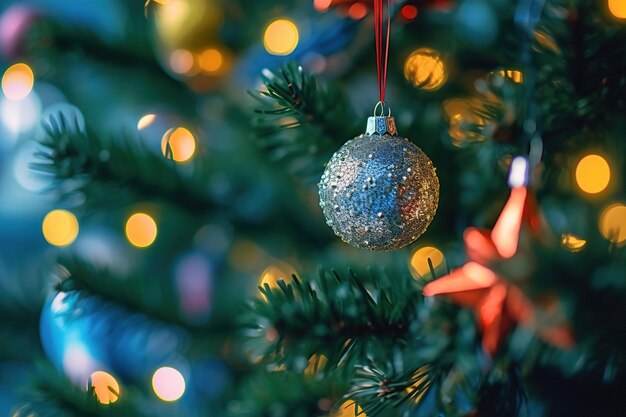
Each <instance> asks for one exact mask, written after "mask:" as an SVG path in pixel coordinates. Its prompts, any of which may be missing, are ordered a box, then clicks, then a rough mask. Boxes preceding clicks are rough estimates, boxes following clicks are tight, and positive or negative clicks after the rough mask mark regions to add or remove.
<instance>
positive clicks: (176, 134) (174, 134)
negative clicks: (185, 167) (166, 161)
mask: <svg viewBox="0 0 626 417" xmlns="http://www.w3.org/2000/svg"><path fill="white" fill-rule="evenodd" d="M168 144H169V148H170V151H171V155H170V154H169V151H168V149H167V147H168ZM161 151H162V152H163V155H164V156H166V157H168V158H171V159H173V160H174V161H176V162H185V161H188V160H189V159H191V157H192V156H193V154H194V152H195V151H196V139H195V138H194V137H193V134H192V133H191V132H190V131H189V130H188V129H185V128H184V127H177V128H175V129H169V130H168V131H167V132H165V134H164V135H163V139H162V140H161Z"/></svg>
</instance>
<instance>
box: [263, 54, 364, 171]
mask: <svg viewBox="0 0 626 417" xmlns="http://www.w3.org/2000/svg"><path fill="white" fill-rule="evenodd" d="M261 78H262V80H263V84H264V85H265V88H266V90H265V91H259V92H258V95H252V96H253V97H254V98H255V99H257V101H258V102H259V103H260V106H259V108H257V109H256V110H255V113H256V114H257V115H258V116H257V117H255V118H254V119H253V126H254V128H255V130H256V136H257V142H258V144H259V147H260V148H262V149H263V150H265V151H266V152H267V153H268V154H269V156H270V158H272V159H274V160H277V161H279V162H281V163H285V164H287V167H288V168H289V170H290V171H291V172H292V173H293V174H296V175H300V176H302V177H304V178H305V179H307V180H310V181H317V180H319V176H320V175H321V172H322V170H323V166H324V164H325V163H326V162H327V161H328V160H329V159H330V156H331V155H332V154H333V153H334V152H335V151H336V150H337V149H339V147H340V146H341V145H342V144H343V143H344V142H345V141H346V140H348V139H351V138H352V137H354V136H356V134H358V132H359V126H358V125H356V124H355V119H356V117H355V115H354V114H353V112H352V111H351V110H350V107H349V105H348V103H347V100H346V97H345V96H344V95H343V94H341V93H340V92H339V90H338V89H337V87H335V86H332V85H330V86H328V87H322V86H320V84H319V82H318V81H317V79H316V78H315V77H314V76H312V75H309V74H306V73H305V72H304V70H303V69H302V67H300V66H298V65H297V64H295V63H293V62H291V63H288V64H285V65H284V66H283V67H282V68H280V69H279V70H276V71H274V72H272V71H269V70H266V71H265V72H264V73H263V74H262V76H261Z"/></svg>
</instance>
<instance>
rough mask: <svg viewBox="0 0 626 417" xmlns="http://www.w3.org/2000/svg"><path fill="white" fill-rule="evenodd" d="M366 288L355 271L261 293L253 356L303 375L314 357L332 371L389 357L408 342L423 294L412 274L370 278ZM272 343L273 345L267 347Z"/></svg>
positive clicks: (280, 285)
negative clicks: (391, 350)
mask: <svg viewBox="0 0 626 417" xmlns="http://www.w3.org/2000/svg"><path fill="white" fill-rule="evenodd" d="M372 275H373V277H372V279H371V282H370V284H365V283H364V282H363V280H362V279H360V278H359V277H357V276H356V275H355V274H354V273H353V272H352V271H350V273H349V274H348V276H347V277H345V276H342V275H341V274H339V273H338V272H337V271H333V270H331V271H325V270H320V273H319V276H318V277H317V278H316V279H314V280H304V281H303V280H300V279H299V278H298V277H296V276H293V277H292V282H291V283H289V284H287V283H285V282H284V281H279V282H278V288H270V287H269V286H268V285H267V284H266V285H265V287H263V288H260V290H261V293H262V295H263V297H264V299H261V298H259V299H257V300H255V301H254V303H253V310H252V316H251V319H250V321H251V323H250V327H251V330H252V332H253V334H254V335H255V337H254V338H253V339H252V340H253V341H254V342H256V345H255V346H253V347H254V348H255V352H256V353H258V354H260V355H261V356H263V357H265V358H266V360H267V361H270V362H271V361H275V362H276V363H278V364H284V365H286V366H287V368H288V369H296V370H299V371H303V370H304V368H306V366H307V364H308V362H307V361H308V359H309V357H311V355H313V354H314V353H315V354H317V355H324V356H325V358H326V359H327V361H328V362H327V365H326V366H328V367H331V368H334V367H344V369H346V372H347V373H348V374H350V373H351V372H352V366H354V365H355V364H358V363H361V362H362V361H363V360H364V359H365V358H367V357H368V356H370V355H371V354H372V352H373V351H378V352H385V351H386V349H388V348H390V347H391V346H394V345H402V344H403V343H405V342H406V338H407V336H408V331H409V327H410V325H411V322H412V321H414V320H415V318H416V314H417V306H418V304H419V302H420V299H421V293H420V291H419V289H418V288H417V286H416V285H415V283H414V282H413V280H412V279H411V278H410V277H409V276H407V275H408V274H406V273H404V274H398V275H397V276H395V275H393V278H391V277H390V276H389V275H387V274H386V273H381V272H372ZM268 342H269V343H268Z"/></svg>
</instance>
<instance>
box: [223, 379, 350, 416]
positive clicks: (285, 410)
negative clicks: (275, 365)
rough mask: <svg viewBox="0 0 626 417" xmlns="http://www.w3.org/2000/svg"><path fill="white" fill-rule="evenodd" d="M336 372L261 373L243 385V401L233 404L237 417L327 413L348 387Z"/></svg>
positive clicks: (232, 410) (324, 414) (241, 394)
mask: <svg viewBox="0 0 626 417" xmlns="http://www.w3.org/2000/svg"><path fill="white" fill-rule="evenodd" d="M343 384H344V382H343V381H342V379H341V378H338V377H337V376H336V375H335V376H331V377H325V378H324V379H323V380H322V379H321V378H319V377H318V375H315V374H313V375H303V374H302V373H296V372H288V371H276V372H258V373H256V374H255V375H253V376H251V377H249V378H248V379H247V380H246V381H245V383H243V384H242V386H241V387H240V395H239V398H240V400H238V401H236V402H234V403H233V404H232V405H231V407H230V413H229V415H231V416H236V417H281V416H290V417H291V416H293V417H315V416H326V415H328V414H329V412H330V411H331V409H332V408H335V407H336V405H337V404H336V400H337V399H338V398H339V397H340V395H341V392H343V390H344V389H345V388H344V386H343Z"/></svg>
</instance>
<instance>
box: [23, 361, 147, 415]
mask: <svg viewBox="0 0 626 417" xmlns="http://www.w3.org/2000/svg"><path fill="white" fill-rule="evenodd" d="M22 396H23V397H25V398H26V399H27V402H25V403H24V404H23V405H22V406H20V407H19V408H17V409H16V410H15V412H14V414H13V416H14V417H82V416H92V417H104V416H117V417H142V416H148V415H152V416H154V414H153V413H149V412H144V410H142V409H140V408H138V405H139V403H138V400H139V397H138V396H137V394H136V393H134V392H132V391H130V392H124V396H121V397H120V399H119V401H116V402H115V403H113V404H106V405H105V404H100V403H99V402H98V401H97V399H96V397H95V395H94V393H93V392H91V391H89V390H86V389H85V390H81V389H79V388H78V387H76V386H75V385H73V384H72V382H71V381H70V380H69V379H68V378H67V377H66V376H65V375H64V374H63V373H61V372H59V371H58V370H56V369H54V368H53V367H52V365H50V364H48V363H44V362H40V363H38V364H37V367H36V370H35V371H34V374H33V375H32V380H31V383H30V385H28V386H27V387H25V388H24V389H23V393H22Z"/></svg>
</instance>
